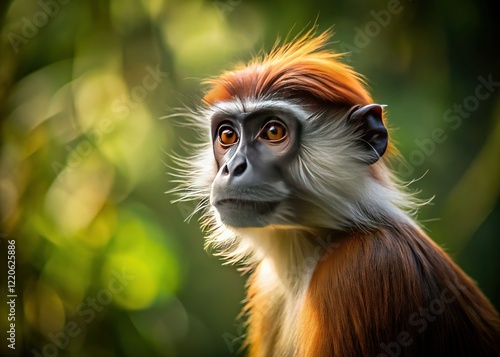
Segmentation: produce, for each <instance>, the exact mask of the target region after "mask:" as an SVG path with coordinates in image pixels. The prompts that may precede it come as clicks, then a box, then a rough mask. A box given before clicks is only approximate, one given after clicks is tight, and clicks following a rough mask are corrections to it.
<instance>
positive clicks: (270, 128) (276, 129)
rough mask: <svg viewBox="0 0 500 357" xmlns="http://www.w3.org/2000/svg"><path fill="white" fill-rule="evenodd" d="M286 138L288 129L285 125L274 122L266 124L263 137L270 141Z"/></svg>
mask: <svg viewBox="0 0 500 357" xmlns="http://www.w3.org/2000/svg"><path fill="white" fill-rule="evenodd" d="M285 136H286V128H285V126H284V125H283V124H281V123H279V122H277V121H272V122H269V123H267V124H266V126H265V127H264V129H263V130H262V134H261V137H262V138H263V139H266V140H270V141H275V142H276V141H280V140H282V139H283V138H285Z"/></svg>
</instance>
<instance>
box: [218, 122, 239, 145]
mask: <svg viewBox="0 0 500 357" xmlns="http://www.w3.org/2000/svg"><path fill="white" fill-rule="evenodd" d="M237 141H238V134H236V132H235V131H234V129H233V128H231V127H229V126H221V127H220V128H219V142H220V143H221V144H222V145H223V146H230V145H233V144H234V143H236V142H237Z"/></svg>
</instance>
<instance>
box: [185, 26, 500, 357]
mask: <svg viewBox="0 0 500 357" xmlns="http://www.w3.org/2000/svg"><path fill="white" fill-rule="evenodd" d="M328 39H329V33H328V32H325V33H323V34H321V35H319V36H315V35H314V34H313V33H312V31H309V32H308V33H306V34H305V35H303V36H302V37H299V38H296V39H295V40H294V41H292V42H291V43H288V44H285V45H282V46H275V48H274V49H273V50H272V51H271V53H270V54H268V55H266V56H263V58H258V59H255V60H253V61H252V62H250V63H249V64H248V65H245V66H241V67H238V68H236V69H235V70H233V71H229V72H226V73H224V74H222V75H221V76H220V77H218V78H215V79H212V80H210V81H209V82H208V83H209V84H210V86H211V87H210V89H209V91H208V92H207V93H206V95H205V97H204V103H205V106H203V107H202V108H200V109H199V110H194V111H192V112H191V113H190V114H189V116H190V117H191V118H192V119H193V120H194V121H195V122H196V123H197V124H198V125H199V126H200V127H201V129H200V130H199V132H200V133H202V134H203V133H204V134H206V137H205V139H204V140H205V141H204V146H203V148H201V150H199V151H198V152H197V153H196V155H195V156H194V157H193V158H190V159H184V160H181V161H182V163H183V164H185V166H184V169H182V170H181V174H182V175H183V178H184V180H185V183H184V184H181V188H180V190H181V192H182V196H183V197H182V198H181V199H186V200H187V199H200V204H199V206H198V210H202V209H203V210H204V211H205V213H204V216H203V219H204V227H205V229H206V230H207V231H208V236H207V242H208V244H209V245H212V246H214V247H215V248H216V249H218V250H219V252H220V253H221V254H222V255H223V256H224V257H225V258H226V259H227V260H228V261H229V262H232V263H240V264H242V265H243V266H244V267H246V268H247V269H246V270H247V271H248V272H250V273H251V276H250V277H249V280H248V296H247V303H246V306H245V310H246V312H247V313H248V331H247V344H248V348H249V352H250V355H251V356H265V357H269V356H308V357H309V356H310V357H322V356H325V357H326V356H341V357H346V356H391V357H392V356H399V355H404V356H495V355H496V356H498V355H500V346H499V344H500V320H499V317H498V314H497V312H496V311H495V309H494V308H493V307H492V305H491V304H490V302H489V301H488V300H487V299H486V298H485V296H484V295H483V294H482V293H481V292H480V290H479V289H478V288H477V287H476V285H475V284H474V282H473V281H472V280H471V279H470V278H469V277H468V276H467V275H466V274H465V273H464V272H463V271H462V270H460V268H459V267H458V266H457V265H456V264H455V263H453V261H452V260H451V259H450V258H449V257H448V256H447V255H446V254H445V253H444V252H443V251H442V250H441V248H440V247H438V246H437V245H436V244H435V243H433V242H432V241H431V240H430V239H429V238H428V237H427V236H426V234H425V233H424V232H422V230H421V229H420V228H419V226H418V224H417V223H416V222H415V221H414V220H413V219H412V216H411V214H410V212H411V211H412V210H413V209H414V208H415V207H416V206H417V205H418V202H416V200H415V199H413V198H412V196H411V195H409V194H408V193H407V192H405V190H404V189H403V188H402V187H401V186H400V185H398V182H397V180H395V178H394V177H393V174H392V173H391V171H390V170H389V169H388V167H387V165H386V163H387V157H389V156H390V155H391V154H392V153H394V151H395V149H394V148H393V147H392V146H391V143H390V142H389V136H388V131H387V129H386V126H385V125H384V121H385V120H384V106H383V105H379V104H374V103H373V102H372V99H371V98H370V95H369V94H368V93H367V91H366V89H365V87H364V83H363V81H362V79H361V78H360V76H359V75H358V74H357V73H355V72H354V71H353V70H352V69H351V68H350V67H349V66H347V65H345V64H342V63H341V62H340V61H339V57H340V56H339V55H338V54H334V53H332V52H330V51H328V50H327V49H325V45H326V43H327V41H328Z"/></svg>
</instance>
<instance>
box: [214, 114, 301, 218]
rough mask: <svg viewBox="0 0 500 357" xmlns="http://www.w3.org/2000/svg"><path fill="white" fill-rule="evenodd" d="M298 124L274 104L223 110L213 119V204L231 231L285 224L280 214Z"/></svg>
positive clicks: (296, 146)
mask: <svg viewBox="0 0 500 357" xmlns="http://www.w3.org/2000/svg"><path fill="white" fill-rule="evenodd" d="M300 127H301V125H300V122H299V121H298V119H297V118H296V116H295V115H294V113H293V112H291V111H287V110H286V109H284V108H278V107H276V106H272V105H270V106H267V107H260V108H255V110H253V111H251V112H243V111H240V109H239V108H238V106H234V107H232V108H230V107H226V108H225V109H224V110H222V111H219V112H216V113H215V114H214V115H213V116H212V118H211V132H212V145H213V153H214V157H215V161H216V162H217V167H218V172H217V175H216V177H215V179H214V181H213V184H212V191H211V197H210V198H211V205H212V206H213V207H214V208H215V209H216V211H217V213H218V215H219V217H220V219H221V221H222V222H223V223H224V224H226V225H229V226H232V227H263V226H267V225H270V224H279V223H286V222H285V218H284V215H283V213H284V210H285V206H286V202H287V200H289V199H290V196H291V193H292V189H291V187H290V182H289V181H290V180H287V178H286V173H287V172H288V166H289V164H290V162H291V161H293V160H295V159H296V156H297V152H298V149H299V140H300Z"/></svg>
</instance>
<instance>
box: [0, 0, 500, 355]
mask: <svg viewBox="0 0 500 357" xmlns="http://www.w3.org/2000/svg"><path fill="white" fill-rule="evenodd" d="M391 6H396V8H397V9H398V10H400V11H398V12H397V13H393V14H392V15H391V18H390V19H388V18H382V20H383V21H382V20H380V18H379V20H378V21H379V22H378V23H377V22H376V21H377V16H378V15H376V14H381V11H385V10H386V9H388V8H390V7H391ZM493 6H496V8H493ZM498 10H499V8H498V2H494V1H486V0H481V1H473V0H460V1H435V2H422V1H416V0H413V1H411V0H401V2H398V1H397V0H391V1H365V2H363V1H359V0H356V1H342V2H340V1H319V0H315V1H309V2H301V3H298V2H297V3H293V2H290V1H285V0H280V1H274V2H271V1H263V0H262V1H250V0H222V1H202V0H191V1H181V0H165V1H162V0H152V1H147V0H141V1H138V0H135V1H133V0H107V1H102V0H86V1H84V0H64V1H62V0H61V2H57V1H56V0H42V1H41V2H35V1H28V0H15V1H6V0H3V1H2V2H1V3H0V21H1V29H0V30H1V47H0V118H1V122H0V125H1V155H0V170H1V177H0V184H1V211H2V228H1V232H0V233H2V234H3V236H2V238H1V243H0V246H1V254H2V255H1V258H0V262H1V269H0V270H1V274H2V275H1V277H2V280H1V291H0V302H1V304H0V331H2V332H1V333H0V336H2V338H1V339H0V341H2V342H1V343H0V354H2V355H5V354H9V355H16V354H17V355H29V356H32V355H36V354H35V353H34V352H33V349H35V350H36V351H37V353H39V354H40V355H44V356H56V355H57V356H229V355H237V354H238V352H237V349H238V348H239V346H240V345H241V335H242V333H243V330H242V327H241V321H240V320H238V319H237V318H236V316H237V315H238V312H239V310H240V308H241V304H240V301H241V300H242V299H243V298H244V278H241V277H240V276H239V273H238V272H237V271H236V269H234V268H233V267H227V266H221V264H220V261H219V260H218V259H217V258H216V257H213V256H211V255H210V254H209V253H207V252H205V251H204V250H203V236H202V233H201V231H200V229H199V227H198V224H197V222H196V218H197V217H196V216H195V218H194V219H192V220H191V222H189V223H186V222H184V220H185V219H186V218H187V217H188V216H189V214H190V213H191V211H192V210H193V209H194V207H195V204H194V203H193V204H189V203H184V204H180V205H172V204H171V203H170V201H171V200H173V199H174V198H175V197H173V196H172V195H169V194H164V192H165V191H168V190H169V189H171V188H172V187H173V184H172V183H171V182H170V180H171V179H172V178H171V177H170V176H169V173H171V172H172V170H171V169H170V168H169V165H172V164H173V162H172V160H171V158H170V157H169V154H171V153H173V152H177V153H180V154H181V155H182V154H183V153H185V151H184V149H183V148H182V145H181V142H180V140H179V138H180V137H182V138H184V139H186V140H188V141H189V140H193V139H194V137H195V135H194V134H193V132H192V131H191V130H189V129H188V128H186V127H183V125H182V123H183V121H182V119H180V120H177V122H178V123H180V125H177V126H175V125H173V122H172V120H170V119H161V118H162V117H164V116H165V115H168V114H172V113H175V112H176V109H175V108H179V107H182V106H184V105H188V106H190V105H194V104H198V103H199V98H200V97H201V96H202V93H203V89H204V88H203V86H202V84H201V82H202V80H203V79H204V78H206V77H209V76H214V75H217V74H219V73H220V72H221V71H222V70H224V69H227V68H228V67H230V66H231V65H233V64H235V63H237V62H239V61H241V60H247V59H249V58H251V56H252V55H254V54H256V53H258V52H259V50H260V49H265V50H269V49H270V48H271V47H272V45H273V44H274V42H275V40H276V38H277V37H278V36H280V37H281V38H284V37H286V36H287V35H289V34H290V35H291V36H294V35H296V34H297V33H299V32H300V30H302V29H304V28H306V27H310V26H311V25H312V24H314V23H315V22H316V23H317V25H318V28H319V30H320V31H322V30H326V29H327V28H329V27H331V26H332V25H334V31H335V32H336V35H335V37H334V39H333V42H332V44H331V48H333V49H336V50H337V51H339V52H344V51H350V52H351V54H350V55H348V56H347V57H346V58H345V59H346V61H348V62H349V63H350V64H351V65H352V66H354V68H355V69H356V70H357V71H359V72H361V73H363V74H365V75H366V77H367V78H368V83H369V86H370V88H371V92H372V94H373V97H374V100H375V101H376V102H378V103H383V104H387V105H388V120H389V122H390V123H391V126H392V128H393V129H394V130H393V138H394V140H395V141H396V142H397V143H398V147H399V149H400V151H401V154H402V158H403V161H402V162H400V163H398V164H396V165H395V166H394V169H395V170H397V171H399V173H400V176H401V177H402V178H403V179H404V180H405V181H407V182H411V181H413V180H414V179H418V180H416V181H415V182H412V183H411V184H410V188H411V189H412V190H414V191H421V192H420V194H419V197H421V198H430V197H432V196H435V198H434V200H433V201H432V202H433V203H432V204H430V205H427V206H425V207H423V208H422V209H421V210H420V212H419V214H418V218H419V220H420V221H421V222H423V223H424V225H425V226H426V229H427V230H428V232H429V233H430V235H431V236H432V237H433V239H435V240H436V241H437V242H438V243H439V244H440V245H442V246H444V247H445V248H446V249H447V251H448V252H449V253H450V254H451V255H452V256H453V257H454V259H455V260H456V261H457V262H458V263H459V264H460V265H461V266H462V267H463V269H464V270H465V271H466V272H468V273H469V274H470V275H471V276H472V277H473V278H474V279H475V280H476V281H477V282H478V284H479V286H480V287H481V289H482V290H483V291H484V292H485V294H486V295H487V296H488V297H489V298H490V299H491V301H492V302H493V303H494V304H495V306H497V307H498V306H500V287H499V284H498V280H499V279H498V277H499V276H500V252H499V251H500V249H499V248H500V243H499V226H500V208H499V204H498V197H499V192H500V91H499V90H498V89H499V88H500V87H498V86H496V87H492V88H491V92H488V91H485V89H484V88H483V89H482V92H481V93H488V98H483V99H477V97H476V94H475V91H476V87H478V85H480V84H481V83H482V82H481V81H482V80H481V79H480V78H483V79H484V80H488V78H492V79H493V81H495V82H500V48H499V45H498V36H499V35H500V26H499V22H498V18H497V14H498V13H499V12H498ZM385 14H387V12H385ZM380 16H382V15H380ZM380 21H382V22H383V23H382V24H381V23H380ZM360 32H363V33H364V35H361V34H360ZM454 105H462V106H466V107H468V108H469V109H464V112H463V114H460V115H459V119H457V118H456V117H455V118H454V119H453V120H452V121H446V118H450V115H457V114H450V110H451V111H452V112H453V111H455V110H456V109H457V107H454ZM450 120H451V119H450ZM436 133H439V135H438V134H436ZM436 138H437V139H436ZM8 239H14V240H15V241H16V243H15V244H16V247H17V251H16V288H15V289H16V293H17V296H18V297H17V300H16V329H17V335H16V336H17V340H16V343H17V344H16V347H17V348H16V350H15V351H12V350H10V349H8V348H7V343H6V336H7V334H6V331H7V330H8V321H7V314H8V309H7V308H8V305H7V304H6V303H5V300H6V295H7V290H6V287H7V286H6V284H7V283H6V274H7V268H6V265H7V263H6V257H7V249H6V248H7V240H8ZM117 276H120V277H121V278H120V279H121V280H116V277H117ZM374 283H375V282H374ZM115 288H116V289H115ZM118 288H120V289H119V291H118V290H117V289H118ZM65 329H66V331H68V329H69V331H70V332H72V334H73V335H74V336H70V337H68V338H67V340H66V337H64V334H63V331H65ZM54 339H55V340H56V342H54V341H53V340H54ZM51 344H52V345H51ZM56 344H59V346H60V347H54V346H55V345H56Z"/></svg>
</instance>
